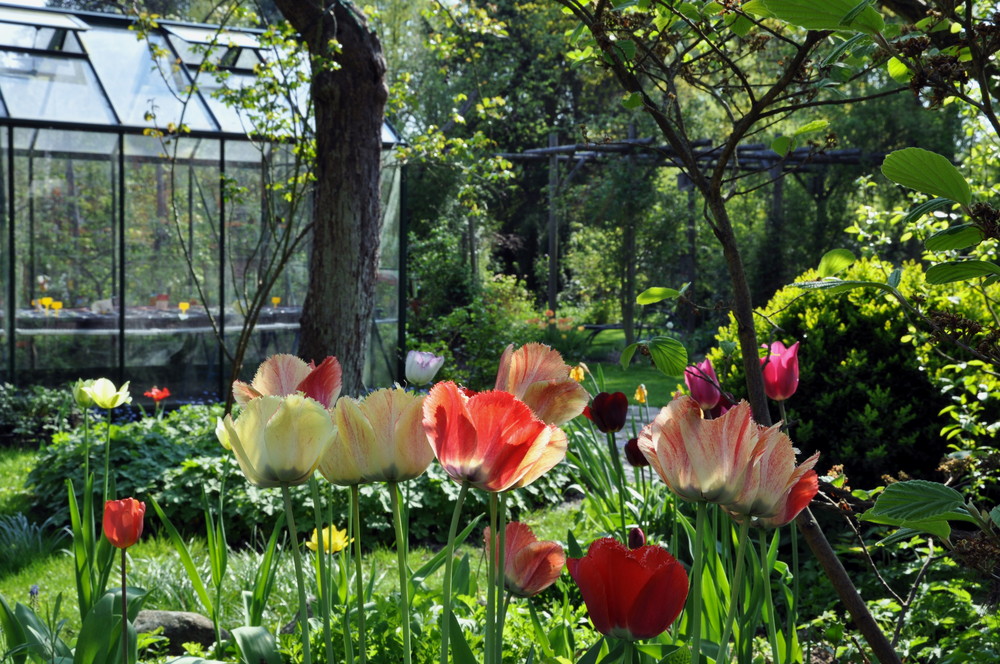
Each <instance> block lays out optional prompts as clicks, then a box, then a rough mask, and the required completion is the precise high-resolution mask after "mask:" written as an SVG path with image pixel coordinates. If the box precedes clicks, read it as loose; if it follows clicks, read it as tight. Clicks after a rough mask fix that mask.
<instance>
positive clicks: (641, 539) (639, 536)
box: [628, 528, 646, 549]
mask: <svg viewBox="0 0 1000 664" xmlns="http://www.w3.org/2000/svg"><path fill="white" fill-rule="evenodd" d="M644 546H646V533H644V532H642V528H633V529H632V530H630V531H628V548H630V549H638V548H640V547H644Z"/></svg>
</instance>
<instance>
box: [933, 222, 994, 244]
mask: <svg viewBox="0 0 1000 664" xmlns="http://www.w3.org/2000/svg"><path fill="white" fill-rule="evenodd" d="M982 241H983V232H982V231H981V230H979V227H978V226H976V225H975V224H959V225H957V226H950V227H949V228H946V229H944V230H943V231H938V232H937V233H935V234H934V235H932V236H930V237H929V238H927V239H926V240H924V246H925V247H927V250H928V251H948V250H951V249H965V248H967V247H974V246H976V245H977V244H979V243H980V242H982Z"/></svg>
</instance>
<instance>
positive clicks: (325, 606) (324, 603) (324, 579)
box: [309, 475, 333, 662]
mask: <svg viewBox="0 0 1000 664" xmlns="http://www.w3.org/2000/svg"><path fill="white" fill-rule="evenodd" d="M309 488H310V489H311V490H312V498H313V518H314V519H315V520H316V544H317V546H316V562H317V563H318V567H319V569H318V573H319V587H320V593H319V607H320V609H319V610H320V611H321V612H322V613H323V641H324V642H325V644H326V659H327V661H329V662H332V661H333V631H332V629H331V627H330V585H331V584H330V568H329V566H328V565H327V562H328V560H327V559H328V555H327V550H328V548H330V547H328V546H327V542H328V541H330V546H331V547H332V533H331V537H330V540H328V539H327V537H326V536H325V534H324V532H323V501H322V499H321V498H320V495H319V483H318V482H317V481H316V477H315V475H314V476H313V477H310V478H309ZM330 527H331V528H332V527H333V525H332V524H331V525H330Z"/></svg>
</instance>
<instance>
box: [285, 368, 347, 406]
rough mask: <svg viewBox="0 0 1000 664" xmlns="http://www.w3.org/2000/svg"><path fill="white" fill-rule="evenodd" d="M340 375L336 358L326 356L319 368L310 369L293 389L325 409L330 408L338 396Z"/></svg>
mask: <svg viewBox="0 0 1000 664" xmlns="http://www.w3.org/2000/svg"><path fill="white" fill-rule="evenodd" d="M341 373H342V372H341V369H340V362H339V361H338V360H337V358H335V357H333V356H332V355H331V356H328V357H327V358H326V359H325V360H323V361H322V362H320V363H319V366H317V367H315V368H312V370H311V371H310V372H309V375H307V376H306V377H305V378H303V379H302V380H301V381H300V382H299V384H298V385H296V387H295V389H296V391H298V392H302V393H303V394H305V395H306V396H307V397H309V398H311V399H315V400H316V401H318V402H320V403H321V404H323V406H324V407H325V408H331V407H333V405H334V404H335V403H336V402H337V397H339V396H340V386H341Z"/></svg>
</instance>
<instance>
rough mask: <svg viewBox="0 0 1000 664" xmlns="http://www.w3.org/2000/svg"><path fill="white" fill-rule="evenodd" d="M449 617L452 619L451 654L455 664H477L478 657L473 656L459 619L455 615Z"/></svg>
mask: <svg viewBox="0 0 1000 664" xmlns="http://www.w3.org/2000/svg"><path fill="white" fill-rule="evenodd" d="M449 617H450V618H451V623H450V627H451V654H452V658H453V660H454V661H455V664H477V662H476V656H475V655H473V654H472V648H470V647H469V642H468V641H466V640H465V632H463V631H462V627H461V625H459V624H458V618H456V617H455V614H454V613H453V614H451V616H449Z"/></svg>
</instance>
